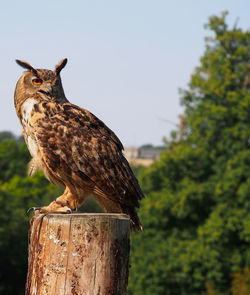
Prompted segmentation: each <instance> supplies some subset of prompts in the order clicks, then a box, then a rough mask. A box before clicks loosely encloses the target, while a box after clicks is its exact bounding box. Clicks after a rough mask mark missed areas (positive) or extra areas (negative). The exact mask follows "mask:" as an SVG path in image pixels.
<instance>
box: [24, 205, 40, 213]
mask: <svg viewBox="0 0 250 295" xmlns="http://www.w3.org/2000/svg"><path fill="white" fill-rule="evenodd" d="M41 208H42V207H31V208H29V209H28V210H27V214H28V213H29V212H30V211H32V210H33V211H34V212H35V211H36V210H41Z"/></svg>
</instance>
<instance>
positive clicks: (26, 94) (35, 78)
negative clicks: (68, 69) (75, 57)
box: [15, 58, 68, 107]
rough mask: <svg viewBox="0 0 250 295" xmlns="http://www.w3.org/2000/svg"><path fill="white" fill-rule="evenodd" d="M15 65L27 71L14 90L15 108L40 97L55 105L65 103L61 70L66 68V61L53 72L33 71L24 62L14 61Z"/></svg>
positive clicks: (62, 61)
mask: <svg viewBox="0 0 250 295" xmlns="http://www.w3.org/2000/svg"><path fill="white" fill-rule="evenodd" d="M16 62H17V64H18V65H20V66H21V67H23V68H25V69H27V71H25V72H24V73H23V75H22V76H21V77H20V79H19V80H18V82H17V85H16V90H15V107H18V106H21V105H22V104H23V103H24V102H25V100H26V99H28V98H31V97H40V98H41V99H43V100H46V101H54V102H57V103H63V102H67V101H68V100H67V99H66V97H65V94H64V91H63V87H62V81H61V77H60V72H61V70H62V69H63V68H64V67H65V66H66V63H67V59H66V58H65V59H63V60H61V61H60V62H59V63H58V64H57V65H56V66H55V69H54V70H53V71H51V70H46V69H34V68H33V67H32V66H31V65H30V64H29V63H27V62H26V61H21V60H16Z"/></svg>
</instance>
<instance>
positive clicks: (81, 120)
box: [14, 59, 144, 230]
mask: <svg viewBox="0 0 250 295" xmlns="http://www.w3.org/2000/svg"><path fill="white" fill-rule="evenodd" d="M16 62H17V64H18V65H20V66H21V67H23V68H25V69H26V71H25V72H24V73H23V75H22V76H21V77H20V79H19V80H18V82H17V84H16V89H15V95H14V103H15V109H16V113H17V116H18V118H19V120H20V123H21V125H22V127H23V136H24V139H25V141H26V144H27V146H28V149H29V152H30V154H31V157H32V159H31V161H30V163H29V169H28V171H29V175H33V174H34V173H35V172H36V171H37V170H38V169H41V170H42V171H43V172H44V174H45V176H46V178H47V179H48V180H49V181H50V182H52V183H54V184H59V185H62V186H63V187H64V188H65V190H64V193H63V194H62V195H61V196H59V197H58V198H57V199H56V200H55V201H53V202H51V203H50V204H49V205H48V206H44V207H41V208H34V210H35V212H36V213H37V212H39V213H49V212H62V213H70V212H72V210H76V209H77V208H78V207H80V205H81V204H82V203H83V202H84V200H85V199H86V198H87V197H88V196H90V195H92V196H94V198H95V199H96V201H97V202H98V203H99V204H100V206H101V207H102V209H103V211H104V212H109V213H125V214H127V215H129V217H130V224H131V229H132V230H142V226H141V223H140V220H139V218H138V215H137V212H136V208H138V207H139V201H140V200H141V199H142V198H143V197H144V195H143V193H142V191H141V189H140V186H139V184H138V182H137V179H136V177H135V176H134V174H133V172H132V170H131V168H130V166H129V164H128V162H127V160H126V159H125V157H124V156H123V152H122V151H123V146H122V143H121V142H120V140H119V139H118V137H117V136H116V135H115V133H114V132H113V131H112V130H110V129H109V128H108V127H107V126H106V125H105V124H104V123H103V122H102V121H101V120H100V119H98V118H97V117H96V116H95V115H93V114H92V113H91V112H89V111H88V110H86V109H83V108H80V107H78V106H76V105H74V104H72V103H70V102H69V101H68V99H67V98H66V96H65V94H64V90H63V86H62V81H61V78H60V72H61V70H62V69H63V68H64V67H65V65H66V63H67V59H63V60H61V61H60V62H59V63H58V64H57V65H56V66H55V69H54V70H53V71H52V70H46V69H35V68H33V67H32V66H31V65H30V64H29V63H27V62H25V61H21V60H16Z"/></svg>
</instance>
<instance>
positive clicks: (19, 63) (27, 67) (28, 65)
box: [16, 59, 37, 75]
mask: <svg viewBox="0 0 250 295" xmlns="http://www.w3.org/2000/svg"><path fill="white" fill-rule="evenodd" d="M16 63H17V64H18V65H19V66H21V67H22V68H24V69H27V70H29V71H31V72H32V73H33V74H35V75H37V71H36V70H35V69H34V68H33V67H32V66H31V65H30V64H29V63H28V62H26V61H24V60H19V59H16Z"/></svg>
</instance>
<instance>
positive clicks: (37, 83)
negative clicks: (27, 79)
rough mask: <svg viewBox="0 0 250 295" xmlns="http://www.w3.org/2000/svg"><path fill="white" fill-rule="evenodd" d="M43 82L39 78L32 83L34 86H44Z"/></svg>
mask: <svg viewBox="0 0 250 295" xmlns="http://www.w3.org/2000/svg"><path fill="white" fill-rule="evenodd" d="M42 82H43V81H42V80H41V79H39V78H36V79H33V80H32V83H33V84H34V85H41V84H42Z"/></svg>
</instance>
